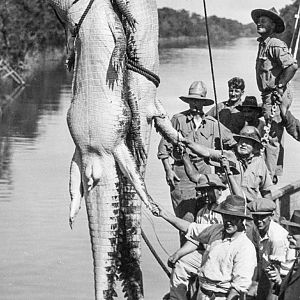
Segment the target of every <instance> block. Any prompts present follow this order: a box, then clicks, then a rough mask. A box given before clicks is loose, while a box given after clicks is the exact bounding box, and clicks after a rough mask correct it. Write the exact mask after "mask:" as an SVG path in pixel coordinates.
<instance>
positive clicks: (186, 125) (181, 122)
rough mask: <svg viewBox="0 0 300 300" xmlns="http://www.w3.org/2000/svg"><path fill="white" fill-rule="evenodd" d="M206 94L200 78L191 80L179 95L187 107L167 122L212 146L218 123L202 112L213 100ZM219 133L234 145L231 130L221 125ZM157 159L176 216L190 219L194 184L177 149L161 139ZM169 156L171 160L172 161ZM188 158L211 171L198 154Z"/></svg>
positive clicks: (193, 214)
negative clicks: (168, 188) (185, 92)
mask: <svg viewBox="0 0 300 300" xmlns="http://www.w3.org/2000/svg"><path fill="white" fill-rule="evenodd" d="M206 94H207V88H206V85H205V83H204V82H203V81H195V82H193V83H192V84H191V86H190V88H189V92H188V95H185V96H181V97H179V98H180V99H181V100H182V101H184V102H185V103H187V104H188V106H189V109H188V110H185V111H182V112H180V113H178V114H176V115H174V116H173V117H172V120H171V121H172V125H173V127H174V128H175V129H176V130H177V131H179V132H180V133H181V134H182V135H183V136H184V137H186V138H188V139H190V140H192V141H195V142H197V143H200V144H202V145H205V146H207V147H210V148H214V147H215V146H216V142H219V130H218V122H217V120H216V119H214V118H213V117H209V116H206V115H205V114H204V112H203V107H204V106H209V105H212V104H213V103H214V101H213V100H211V99H209V98H208V97H207V96H206ZM221 136H222V142H223V143H224V144H225V145H227V146H233V145H234V144H235V141H234V139H233V137H232V134H231V132H230V131H229V130H228V129H226V128H225V127H224V126H221ZM158 158H159V159H161V160H162V163H163V166H164V169H165V173H166V181H167V184H168V185H169V186H170V193H171V199H172V204H173V208H174V211H175V214H176V216H177V217H179V218H183V219H185V220H188V221H190V222H193V221H194V220H195V217H196V214H197V200H196V190H195V186H196V184H195V183H194V182H192V181H190V179H189V178H188V177H187V175H186V172H185V170H184V165H183V161H182V153H181V152H180V148H178V147H174V146H173V145H172V144H171V143H168V142H167V141H166V140H165V139H162V140H161V142H160V144H159V147H158ZM170 159H172V160H173V164H172V162H171V161H170ZM190 159H191V162H192V163H193V165H194V166H195V168H196V169H197V170H198V172H199V173H200V174H208V173H211V167H210V166H209V165H208V164H207V163H206V162H205V161H204V160H203V159H202V158H201V157H198V156H197V155H192V154H191V155H190ZM181 242H183V239H181Z"/></svg>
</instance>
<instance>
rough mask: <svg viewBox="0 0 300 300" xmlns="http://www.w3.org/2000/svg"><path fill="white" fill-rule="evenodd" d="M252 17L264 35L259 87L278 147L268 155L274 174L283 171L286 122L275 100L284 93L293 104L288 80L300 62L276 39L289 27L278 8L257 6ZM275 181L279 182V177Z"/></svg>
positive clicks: (271, 137)
mask: <svg viewBox="0 0 300 300" xmlns="http://www.w3.org/2000/svg"><path fill="white" fill-rule="evenodd" d="M251 17H252V19H253V21H254V23H255V24H256V25H257V33H258V34H259V35H260V38H259V39H258V42H259V49H258V55H257V58H256V80H257V86H258V89H259V90H260V92H261V97H262V102H263V112H264V117H265V120H266V123H267V124H269V126H270V133H269V143H270V145H271V146H272V147H273V148H274V149H273V150H276V152H275V151H273V150H272V155H267V157H266V159H267V160H268V163H267V165H268V167H269V169H270V171H271V174H272V176H278V175H281V174H282V166H283V151H282V150H283V148H282V136H283V125H282V123H281V121H282V120H281V117H280V113H279V109H278V107H277V106H276V105H275V100H276V98H277V97H278V96H281V97H282V98H283V101H284V102H285V103H286V104H287V105H288V106H290V104H291V102H292V96H291V92H290V88H289V85H288V83H289V81H290V80H291V79H292V78H293V76H294V75H295V72H296V71H297V68H298V65H297V63H296V61H295V60H294V58H293V57H292V55H291V54H290V53H289V51H288V47H287V45H286V44H285V43H284V42H283V41H281V40H279V39H278V38H275V34H276V33H282V32H283V31H284V30H285V24H284V21H283V19H282V18H281V17H280V16H279V15H278V12H277V11H276V9H275V8H271V9H269V10H265V9H255V10H253V11H252V12H251ZM274 105H275V106H274ZM281 148H282V149H281ZM274 180H275V181H276V178H274Z"/></svg>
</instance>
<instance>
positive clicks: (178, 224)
mask: <svg viewBox="0 0 300 300" xmlns="http://www.w3.org/2000/svg"><path fill="white" fill-rule="evenodd" d="M157 207H158V209H159V212H158V216H160V217H162V218H163V219H165V220H166V221H168V222H169V223H170V224H171V225H173V226H174V227H175V228H177V229H178V230H180V231H182V232H187V230H188V228H189V225H190V222H188V221H186V220H183V219H180V218H177V217H176V216H174V215H173V214H172V213H170V212H168V211H167V210H165V209H164V208H162V207H161V206H159V205H157Z"/></svg>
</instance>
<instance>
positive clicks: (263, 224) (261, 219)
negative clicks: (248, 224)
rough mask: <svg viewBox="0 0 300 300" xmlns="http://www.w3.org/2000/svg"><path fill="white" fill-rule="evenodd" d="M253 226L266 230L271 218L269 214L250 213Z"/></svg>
mask: <svg viewBox="0 0 300 300" xmlns="http://www.w3.org/2000/svg"><path fill="white" fill-rule="evenodd" d="M252 217H253V221H254V224H255V226H256V227H257V229H258V230H259V231H262V232H267V231H268V229H269V226H270V222H271V219H272V216H271V215H255V214H253V215H252Z"/></svg>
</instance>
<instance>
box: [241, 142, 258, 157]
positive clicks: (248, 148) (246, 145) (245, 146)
mask: <svg viewBox="0 0 300 300" xmlns="http://www.w3.org/2000/svg"><path fill="white" fill-rule="evenodd" d="M254 143H255V142H254V141H252V140H250V139H247V138H240V139H239V141H238V144H237V152H238V153H239V154H240V155H241V156H246V157H247V156H249V155H250V154H252V153H253V150H254Z"/></svg>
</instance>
